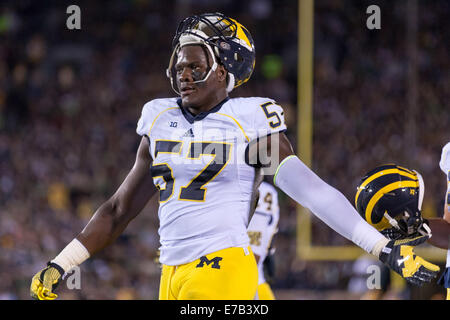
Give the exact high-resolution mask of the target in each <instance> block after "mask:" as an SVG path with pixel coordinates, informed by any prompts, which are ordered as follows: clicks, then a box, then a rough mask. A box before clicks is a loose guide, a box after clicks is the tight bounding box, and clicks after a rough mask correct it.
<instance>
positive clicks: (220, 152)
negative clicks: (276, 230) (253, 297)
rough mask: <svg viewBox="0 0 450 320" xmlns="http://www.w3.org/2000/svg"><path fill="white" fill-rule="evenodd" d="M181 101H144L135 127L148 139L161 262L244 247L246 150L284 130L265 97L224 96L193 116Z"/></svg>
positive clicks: (249, 173) (248, 182)
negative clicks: (255, 142) (254, 143)
mask: <svg viewBox="0 0 450 320" xmlns="http://www.w3.org/2000/svg"><path fill="white" fill-rule="evenodd" d="M180 101H181V100H180V99H179V98H165V99H155V100H152V101H150V102H148V103H146V104H145V105H144V107H143V109H142V114H141V118H140V119H139V121H138V124H137V129H136V131H137V133H138V134H139V135H141V136H147V137H148V138H149V141H150V148H149V149H150V150H149V152H150V154H151V156H152V159H153V163H152V165H151V168H150V169H151V173H152V176H153V181H154V183H155V185H156V186H157V188H158V189H159V190H160V195H159V200H160V202H159V210H158V216H159V221H160V226H159V230H158V232H159V235H160V242H161V247H160V251H161V255H160V261H161V263H163V264H166V265H180V264H184V263H188V262H191V261H194V260H196V259H198V258H200V257H201V256H203V255H206V254H208V253H211V252H214V251H217V250H221V249H225V248H228V247H236V246H247V245H249V239H248V236H247V225H248V217H249V210H250V198H251V194H252V188H253V180H254V175H255V169H254V168H253V167H251V166H249V165H248V164H246V163H245V149H246V147H247V145H248V143H249V142H250V141H252V140H254V139H256V138H257V137H262V136H266V135H268V134H270V133H274V132H279V131H284V130H285V129H286V125H285V123H284V115H283V110H282V108H281V107H280V106H278V105H277V104H276V103H275V101H273V100H271V99H268V98H233V99H229V98H227V99H225V100H224V101H223V102H222V103H220V104H219V105H217V106H216V107H214V108H213V109H211V110H210V111H209V112H202V113H200V114H198V115H196V116H195V115H193V114H191V113H190V112H189V111H187V110H185V109H184V108H182V107H181V102H180Z"/></svg>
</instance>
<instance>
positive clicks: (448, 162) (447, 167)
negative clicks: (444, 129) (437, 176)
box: [439, 142, 450, 179]
mask: <svg viewBox="0 0 450 320" xmlns="http://www.w3.org/2000/svg"><path fill="white" fill-rule="evenodd" d="M439 167H441V170H442V171H443V172H444V173H445V174H446V175H447V176H448V175H449V171H450V142H448V143H447V144H446V145H445V146H444V148H442V154H441V161H439ZM449 179H450V177H449Z"/></svg>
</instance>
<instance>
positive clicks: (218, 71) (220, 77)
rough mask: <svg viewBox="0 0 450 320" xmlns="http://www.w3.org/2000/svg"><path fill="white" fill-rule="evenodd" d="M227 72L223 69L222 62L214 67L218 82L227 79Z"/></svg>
mask: <svg viewBox="0 0 450 320" xmlns="http://www.w3.org/2000/svg"><path fill="white" fill-rule="evenodd" d="M227 74H228V71H227V70H226V69H225V67H224V66H223V65H222V64H219V65H218V66H217V69H216V75H217V79H218V80H219V81H220V82H222V81H227Z"/></svg>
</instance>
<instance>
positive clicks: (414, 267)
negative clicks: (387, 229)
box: [379, 236, 439, 285]
mask: <svg viewBox="0 0 450 320" xmlns="http://www.w3.org/2000/svg"><path fill="white" fill-rule="evenodd" d="M428 238H429V236H419V237H416V238H413V239H403V240H391V241H389V242H388V243H387V245H386V246H385V247H384V248H383V249H382V250H381V253H380V256H379V258H380V260H381V261H382V262H383V263H385V264H386V265H387V266H388V267H389V268H391V269H392V270H394V271H395V272H397V273H398V274H400V275H401V276H402V277H403V278H405V279H406V280H407V281H408V282H410V283H412V284H415V285H422V284H424V283H425V282H430V281H431V280H432V279H433V278H435V277H436V276H437V273H438V272H439V267H438V266H437V265H435V264H432V263H430V262H428V261H426V260H424V259H423V258H421V257H419V256H417V255H416V254H415V253H414V251H413V249H414V247H415V246H417V245H419V244H421V243H423V242H425V241H427V240H428Z"/></svg>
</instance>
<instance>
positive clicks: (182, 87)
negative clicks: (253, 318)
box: [175, 45, 221, 111]
mask: <svg viewBox="0 0 450 320" xmlns="http://www.w3.org/2000/svg"><path fill="white" fill-rule="evenodd" d="M212 63H213V62H212V57H211V56H210V55H209V53H208V51H207V50H206V49H205V48H203V47H202V46H200V45H191V46H185V47H183V48H181V50H180V52H179V53H178V62H177V64H176V65H175V71H176V73H177V75H176V79H177V85H178V89H179V91H180V95H181V101H182V104H183V107H187V108H191V109H194V110H197V109H201V111H203V109H204V108H212V107H214V106H215V105H216V104H217V103H219V102H220V100H219V101H217V100H218V97H217V96H218V94H217V92H218V90H220V88H221V87H220V81H219V79H218V75H217V72H212V73H211V75H210V76H209V77H208V79H207V80H206V81H203V82H200V83H195V81H198V80H203V79H205V77H206V75H207V74H208V72H209V70H210V67H211V65H212ZM218 69H220V67H219V68H218Z"/></svg>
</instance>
